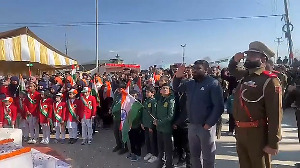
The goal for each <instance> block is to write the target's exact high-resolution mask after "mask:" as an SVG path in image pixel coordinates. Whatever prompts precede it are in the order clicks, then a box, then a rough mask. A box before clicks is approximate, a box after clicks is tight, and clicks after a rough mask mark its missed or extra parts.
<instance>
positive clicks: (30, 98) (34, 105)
mask: <svg viewBox="0 0 300 168" xmlns="http://www.w3.org/2000/svg"><path fill="white" fill-rule="evenodd" d="M40 97H41V96H40V93H39V92H37V91H35V92H34V93H28V94H27V97H26V99H25V105H26V106H27V108H28V110H29V113H30V114H31V115H32V116H34V117H39V113H38V107H39V100H40Z"/></svg>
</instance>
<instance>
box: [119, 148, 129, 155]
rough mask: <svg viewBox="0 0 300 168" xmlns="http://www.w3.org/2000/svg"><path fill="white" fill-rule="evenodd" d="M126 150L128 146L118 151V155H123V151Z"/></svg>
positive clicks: (125, 151)
mask: <svg viewBox="0 0 300 168" xmlns="http://www.w3.org/2000/svg"><path fill="white" fill-rule="evenodd" d="M127 152H128V148H122V149H121V150H120V151H119V153H118V154H119V155H123V154H125V153H127Z"/></svg>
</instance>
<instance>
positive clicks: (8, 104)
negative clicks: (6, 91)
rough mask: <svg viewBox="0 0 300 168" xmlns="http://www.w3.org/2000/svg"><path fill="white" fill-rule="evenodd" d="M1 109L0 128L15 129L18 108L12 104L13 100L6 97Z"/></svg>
mask: <svg viewBox="0 0 300 168" xmlns="http://www.w3.org/2000/svg"><path fill="white" fill-rule="evenodd" d="M2 102H3V105H2V106H1V109H0V128H2V127H4V128H14V126H15V122H16V119H17V107H16V106H15V105H14V104H12V103H13V98H11V97H6V98H5V99H4V100H3V101H2Z"/></svg>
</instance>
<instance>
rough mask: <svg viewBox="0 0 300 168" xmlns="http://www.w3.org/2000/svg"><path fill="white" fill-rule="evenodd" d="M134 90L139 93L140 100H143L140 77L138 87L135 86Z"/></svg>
mask: <svg viewBox="0 0 300 168" xmlns="http://www.w3.org/2000/svg"><path fill="white" fill-rule="evenodd" d="M134 90H135V91H137V92H138V93H139V99H140V100H143V93H142V78H141V77H139V78H138V81H137V83H136V85H134Z"/></svg>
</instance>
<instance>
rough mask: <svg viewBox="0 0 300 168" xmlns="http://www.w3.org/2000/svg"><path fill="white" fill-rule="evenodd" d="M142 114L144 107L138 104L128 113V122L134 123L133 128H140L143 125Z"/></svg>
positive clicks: (134, 104)
mask: <svg viewBox="0 0 300 168" xmlns="http://www.w3.org/2000/svg"><path fill="white" fill-rule="evenodd" d="M142 112H143V108H142V105H141V104H140V103H138V102H135V103H133V105H132V107H131V111H130V112H129V113H128V116H127V118H128V120H129V123H132V125H131V128H132V129H135V128H139V127H140V126H141V123H142Z"/></svg>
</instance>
